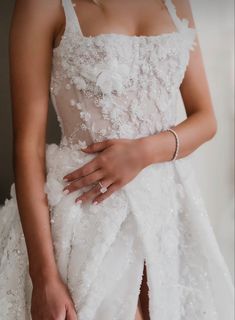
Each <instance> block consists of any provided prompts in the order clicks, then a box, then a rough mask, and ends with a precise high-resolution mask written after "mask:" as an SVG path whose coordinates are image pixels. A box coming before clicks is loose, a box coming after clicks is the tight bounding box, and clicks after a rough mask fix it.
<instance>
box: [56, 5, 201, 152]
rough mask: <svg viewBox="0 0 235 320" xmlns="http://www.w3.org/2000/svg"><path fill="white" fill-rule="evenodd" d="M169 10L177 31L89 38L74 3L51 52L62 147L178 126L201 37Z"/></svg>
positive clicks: (137, 135) (149, 133)
mask: <svg viewBox="0 0 235 320" xmlns="http://www.w3.org/2000/svg"><path fill="white" fill-rule="evenodd" d="M165 4H166V7H167V8H168V11H169V13H170V15H171V17H172V19H173V21H174V23H175V25H176V27H177V30H176V31H175V32H171V33H163V34H160V35H150V36H130V35H124V34H117V33H109V34H100V35H97V36H84V35H83V34H82V31H81V28H80V24H79V21H78V18H77V15H76V12H75V10H74V7H73V4H72V2H71V0H63V6H64V9H65V16H66V27H65V32H64V34H63V36H62V39H61V42H60V44H59V46H58V47H56V48H55V49H54V50H53V67H52V76H51V97H52V102H53V104H54V107H55V109H56V113H57V116H58V120H59V122H60V126H61V129H62V140H61V143H66V144H67V143H72V144H73V145H78V146H79V147H84V146H86V145H88V144H90V143H92V142H97V141H102V140H104V139H111V138H138V137H142V136H147V135H151V134H156V133H158V132H160V131H162V130H165V129H167V128H168V127H170V126H172V125H174V124H175V122H176V99H177V94H178V92H179V87H180V84H181V82H182V80H183V77H184V74H185V71H186V67H187V65H188V62H189V56H190V55H189V54H190V50H193V49H194V45H195V42H194V39H195V34H196V31H195V29H194V28H190V27H189V26H188V20H186V19H183V20H181V19H179V17H178V16H177V14H176V9H175V6H174V5H173V3H172V2H171V0H165Z"/></svg>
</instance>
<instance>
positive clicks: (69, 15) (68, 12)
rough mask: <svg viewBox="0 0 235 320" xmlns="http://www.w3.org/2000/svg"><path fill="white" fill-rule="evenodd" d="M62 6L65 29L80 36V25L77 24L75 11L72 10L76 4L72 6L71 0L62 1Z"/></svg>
mask: <svg viewBox="0 0 235 320" xmlns="http://www.w3.org/2000/svg"><path fill="white" fill-rule="evenodd" d="M62 5H63V7H64V13H65V18H66V27H65V29H66V30H67V29H69V30H72V31H75V32H79V34H80V35H82V30H81V27H80V23H79V20H78V17H77V14H76V11H75V9H74V7H75V6H76V4H74V3H73V2H72V0H62Z"/></svg>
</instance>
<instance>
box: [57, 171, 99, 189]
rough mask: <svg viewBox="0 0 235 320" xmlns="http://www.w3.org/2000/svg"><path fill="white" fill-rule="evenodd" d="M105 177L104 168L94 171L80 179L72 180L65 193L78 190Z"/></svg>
mask: <svg viewBox="0 0 235 320" xmlns="http://www.w3.org/2000/svg"><path fill="white" fill-rule="evenodd" d="M103 177H104V173H103V171H102V170H96V171H95V172H92V173H91V174H89V175H88V176H86V177H83V178H81V179H79V180H75V181H73V182H71V183H70V184H69V185H68V186H66V187H65V188H64V190H63V191H64V193H65V194H69V193H71V192H73V191H76V190H78V189H80V188H83V187H87V186H89V185H91V184H93V183H95V182H98V181H99V180H100V179H102V178H103Z"/></svg>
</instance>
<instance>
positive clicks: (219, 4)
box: [0, 0, 234, 276]
mask: <svg viewBox="0 0 235 320" xmlns="http://www.w3.org/2000/svg"><path fill="white" fill-rule="evenodd" d="M13 4H14V1H13V0H8V1H1V2H0V43H1V50H0V204H3V203H4V200H5V198H6V197H9V190H10V185H11V183H12V182H13V173H12V157H11V143H12V134H11V130H12V128H11V109H10V93H9V78H8V32H9V23H10V17H11V13H12V8H13ZM191 5H192V9H193V14H194V18H195V22H196V27H197V30H198V35H199V40H200V44H201V48H202V52H203V58H204V63H205V68H206V72H207V76H208V81H209V85H210V89H211V95H212V99H213V103H214V108H215V112H216V117H217V120H218V132H217V135H216V136H215V137H214V139H212V140H211V141H209V142H208V143H205V144H204V145H202V146H201V147H199V148H198V149H197V150H196V152H194V154H193V161H194V165H195V170H196V176H197V178H198V182H199V184H200V186H201V189H202V194H203V196H204V200H205V204H206V206H207V209H208V213H209V216H210V219H211V223H212V226H213V228H214V230H215V233H216V237H217V239H218V243H219V245H220V247H221V250H222V253H223V255H224V257H225V259H226V262H227V263H228V266H229V268H230V271H231V273H232V275H233V276H234V250H233V247H234V91H233V90H234V89H233V88H234V78H233V76H234V74H233V70H234V65H233V62H234V51H233V50H234V49H233V48H234V3H233V0H224V1H221V0H191ZM179 100H180V99H179ZM184 115H185V113H184V110H183V106H182V101H179V120H180V119H181V117H182V118H183V117H184ZM59 137H60V133H59V128H58V125H57V123H56V117H55V113H54V111H53V109H52V107H50V111H49V124H48V143H50V142H58V141H59Z"/></svg>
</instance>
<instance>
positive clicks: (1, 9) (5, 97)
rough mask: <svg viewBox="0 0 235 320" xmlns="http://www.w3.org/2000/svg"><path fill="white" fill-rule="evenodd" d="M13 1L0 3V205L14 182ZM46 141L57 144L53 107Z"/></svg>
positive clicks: (57, 133)
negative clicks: (10, 46)
mask: <svg viewBox="0 0 235 320" xmlns="http://www.w3.org/2000/svg"><path fill="white" fill-rule="evenodd" d="M13 7H14V1H13V0H8V1H0V43H1V53H0V88H1V89H0V205H1V204H3V203H4V201H5V199H6V198H7V197H9V192H10V186H11V183H12V182H13V181H14V178H13V167H12V123H11V102H10V86H9V62H8V35H9V27H10V20H11V14H12V11H13ZM48 116H49V119H48V132H47V137H48V138H47V141H48V143H51V142H58V141H59V138H60V130H59V127H58V124H57V120H56V116H55V112H54V110H53V107H52V106H51V105H50V107H49V115H48Z"/></svg>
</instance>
